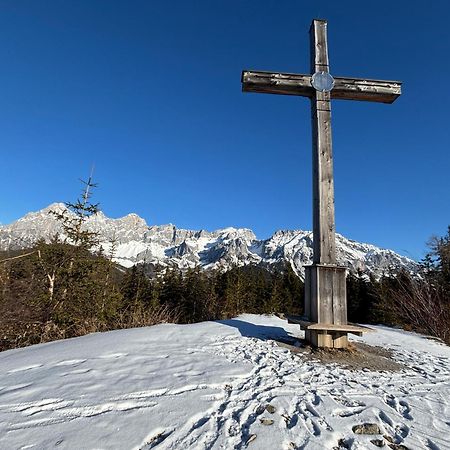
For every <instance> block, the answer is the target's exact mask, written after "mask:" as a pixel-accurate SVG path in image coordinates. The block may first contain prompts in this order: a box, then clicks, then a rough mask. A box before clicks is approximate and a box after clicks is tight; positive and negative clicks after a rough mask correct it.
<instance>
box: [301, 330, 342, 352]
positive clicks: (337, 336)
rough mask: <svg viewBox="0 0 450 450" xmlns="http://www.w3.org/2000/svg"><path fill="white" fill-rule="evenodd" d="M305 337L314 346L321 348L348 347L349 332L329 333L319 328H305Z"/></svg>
mask: <svg viewBox="0 0 450 450" xmlns="http://www.w3.org/2000/svg"><path fill="white" fill-rule="evenodd" d="M305 338H306V340H307V341H308V342H310V343H311V345H313V346H314V347H319V348H347V347H348V338H347V333H340V332H334V333H327V332H324V331H317V330H305Z"/></svg>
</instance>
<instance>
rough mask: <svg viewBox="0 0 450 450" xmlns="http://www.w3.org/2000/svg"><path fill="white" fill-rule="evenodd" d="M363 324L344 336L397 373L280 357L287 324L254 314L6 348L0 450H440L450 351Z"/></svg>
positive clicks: (290, 331)
mask: <svg viewBox="0 0 450 450" xmlns="http://www.w3.org/2000/svg"><path fill="white" fill-rule="evenodd" d="M374 328H375V329H376V331H377V332H376V333H368V334H367V335H366V336H365V337H363V338H355V339H354V340H355V341H364V342H365V343H366V344H370V345H380V346H383V347H386V348H388V349H390V350H391V351H392V353H393V357H394V358H395V359H396V360H397V361H398V362H399V363H401V364H402V366H403V368H402V369H401V370H400V371H396V372H388V371H380V372H371V371H369V370H367V369H365V370H348V369H345V368H343V367H341V366H339V365H336V364H334V363H321V362H318V361H315V360H313V359H311V357H307V356H306V355H305V354H304V353H302V352H298V353H295V352H291V351H290V350H289V349H287V348H285V347H283V346H280V345H279V344H278V343H277V342H276V341H275V340H274V339H279V340H281V341H284V342H285V341H286V340H287V339H288V338H291V337H292V336H299V335H300V334H301V332H300V331H299V329H298V327H297V326H294V325H288V324H287V323H286V322H285V321H283V320H281V319H279V318H277V317H273V316H256V315H242V316H240V317H238V318H236V319H232V320H225V321H218V322H203V323H198V324H193V325H171V324H163V325H157V326H153V327H147V328H138V329H131V330H120V331H112V332H108V333H96V334H91V335H87V336H84V337H81V338H75V339H69V340H64V341H57V342H51V343H47V344H40V345H35V346H32V347H28V348H24V349H18V350H9V351H6V352H3V353H0V366H1V368H2V375H1V380H0V448H2V449H19V448H20V449H25V448H27V449H49V448H55V447H57V448H58V449H77V450H83V449H94V448H95V449H109V450H111V449H120V450H124V449H133V450H139V449H140V450H144V449H145V450H148V449H153V448H156V449H164V450H166V449H168V450H180V449H195V450H197V449H199V450H201V449H212V450H214V449H227V450H228V449H243V448H246V446H247V448H248V449H254V450H271V449H311V450H323V449H330V450H331V449H344V448H347V449H370V448H376V447H372V445H376V446H384V447H385V448H402V449H405V448H406V449H411V450H416V449H441V450H445V449H450V443H449V440H448V436H449V433H450V348H449V347H447V346H445V345H443V344H440V343H438V342H436V341H430V340H428V339H426V338H425V337H423V336H420V335H417V334H413V333H408V332H404V331H400V330H396V329H390V328H387V327H374ZM269 405H270V406H269ZM368 425H369V426H368ZM369 428H370V429H369ZM358 430H359V431H358ZM358 432H359V433H362V434H357V433H358ZM369 432H370V433H377V434H367V433H369ZM389 446H390V447H389Z"/></svg>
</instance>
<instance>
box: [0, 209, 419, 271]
mask: <svg viewBox="0 0 450 450" xmlns="http://www.w3.org/2000/svg"><path fill="white" fill-rule="evenodd" d="M65 208H66V207H65V205H64V204H63V203H53V204H51V205H49V206H47V207H46V208H44V209H42V210H40V211H37V212H32V213H29V214H26V215H25V216H24V217H22V218H21V219H19V220H17V221H16V222H14V223H12V224H10V225H6V226H2V227H0V250H6V249H11V250H13V249H20V248H28V247H31V246H32V245H33V244H34V243H35V242H36V241H37V240H39V239H41V238H43V239H46V240H50V239H51V238H52V237H53V236H54V235H55V234H57V233H60V232H61V225H60V223H59V222H58V221H57V220H56V218H55V217H54V216H53V215H52V214H50V213H49V212H50V211H58V212H61V211H63V210H64V209H65ZM84 226H85V227H86V228H87V229H89V230H90V231H94V232H96V233H98V236H99V239H100V241H101V245H102V247H103V248H104V249H105V250H106V251H108V249H110V248H111V247H112V243H113V242H114V244H115V245H114V247H115V248H116V251H115V255H114V259H115V260H116V261H117V262H118V263H119V264H122V265H123V266H126V267H129V266H132V265H134V264H137V263H142V262H145V263H152V264H160V265H168V264H176V265H178V266H179V267H181V268H187V267H195V266H201V267H203V268H205V269H209V268H220V269H222V270H226V269H228V268H231V267H233V266H235V265H240V266H243V265H248V264H260V265H261V264H262V265H268V266H270V265H273V264H280V263H283V262H284V261H287V262H289V263H290V264H291V266H292V267H293V269H294V270H295V271H296V273H297V274H298V275H299V276H301V277H302V276H303V273H304V269H303V267H304V266H305V265H307V264H310V263H311V261H312V232H311V231H303V230H278V231H276V232H275V233H274V234H273V235H272V236H271V237H269V238H268V239H264V240H259V239H257V237H256V236H255V234H254V233H253V231H252V230H250V229H248V228H234V227H228V228H224V229H219V230H216V231H212V232H210V231H206V230H186V229H182V228H177V227H176V226H175V225H173V224H167V225H152V226H148V225H147V223H146V221H145V220H144V219H142V218H141V217H139V216H138V215H137V214H134V213H132V214H128V215H126V216H124V217H121V218H118V219H111V218H108V217H107V216H105V215H104V214H103V213H97V214H95V215H93V216H91V217H89V218H88V219H87V220H86V222H85V225H84ZM336 248H337V256H338V263H339V264H342V265H344V266H346V267H348V268H349V269H350V270H354V271H356V270H365V271H367V272H370V273H373V274H374V275H375V276H377V275H380V274H381V273H383V271H385V270H386V269H387V268H389V267H404V268H406V269H408V270H414V269H415V266H416V263H415V262H414V261H412V260H410V259H409V258H406V257H405V256H401V255H398V254H397V253H395V252H393V251H392V250H383V249H381V248H378V247H376V246H374V245H371V244H364V243H359V242H355V241H351V240H349V239H346V238H345V237H344V236H341V235H339V234H337V235H336Z"/></svg>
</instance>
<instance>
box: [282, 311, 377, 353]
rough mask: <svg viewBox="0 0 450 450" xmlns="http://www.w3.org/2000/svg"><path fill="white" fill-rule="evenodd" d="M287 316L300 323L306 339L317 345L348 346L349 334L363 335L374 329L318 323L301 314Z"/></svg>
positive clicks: (291, 320) (288, 318)
mask: <svg viewBox="0 0 450 450" xmlns="http://www.w3.org/2000/svg"><path fill="white" fill-rule="evenodd" d="M286 318H287V321H288V323H295V324H298V325H300V329H301V330H305V337H306V340H308V341H309V342H311V344H312V345H314V346H316V347H328V348H346V347H347V345H348V338H347V334H349V333H350V334H355V335H357V336H362V335H363V333H367V332H370V331H373V330H372V329H371V328H368V327H363V326H361V325H355V324H335V323H317V322H311V321H310V320H308V319H307V318H305V317H300V316H287V317H286Z"/></svg>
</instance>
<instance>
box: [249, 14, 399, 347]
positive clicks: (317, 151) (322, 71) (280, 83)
mask: <svg viewBox="0 0 450 450" xmlns="http://www.w3.org/2000/svg"><path fill="white" fill-rule="evenodd" d="M310 42H311V74H310V75H301V74H293V73H280V72H276V73H274V72H256V71H249V70H244V71H243V72H242V79H241V81H242V90H243V91H244V92H262V93H265V94H284V95H299V96H301V97H309V98H310V100H311V118H312V133H313V264H312V265H310V266H306V267H305V318H290V321H291V322H293V323H299V324H300V326H301V327H302V328H304V329H305V332H306V339H307V340H308V341H309V342H310V343H311V344H312V345H315V346H317V347H335V348H345V347H347V344H348V340H347V333H355V334H362V332H363V331H367V329H365V328H363V327H357V326H353V325H349V324H347V292H346V284H345V278H346V270H347V269H346V268H345V267H339V266H338V265H337V264H336V243H335V221H334V186H333V158H332V145H331V99H342V100H363V101H369V102H380V103H392V102H394V101H395V99H396V98H397V97H398V96H399V95H400V94H401V83H400V82H398V81H381V80H367V79H361V78H344V77H335V78H333V77H332V76H331V75H330V73H329V65H328V48H327V22H326V21H325V20H313V22H312V24H311V28H310Z"/></svg>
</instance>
